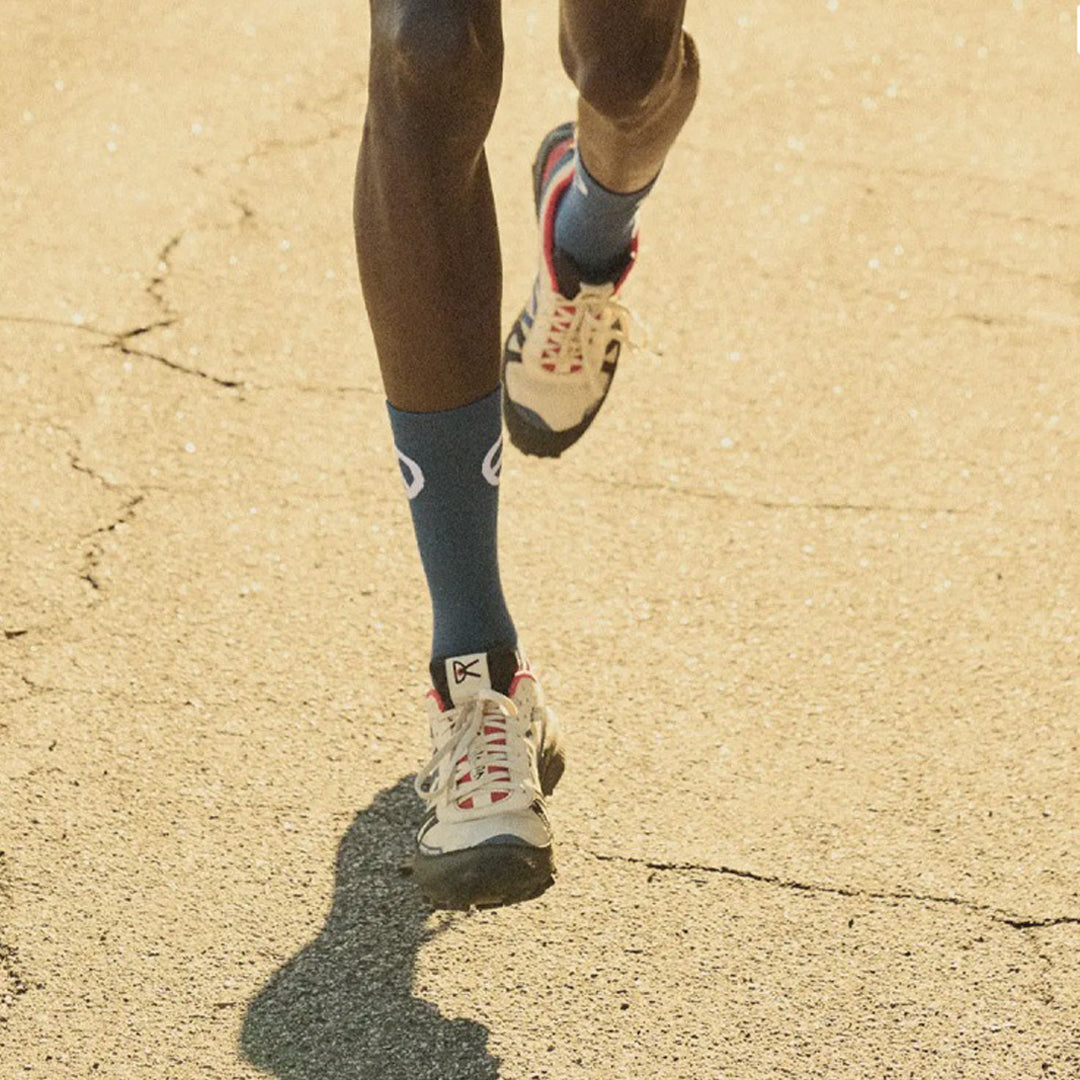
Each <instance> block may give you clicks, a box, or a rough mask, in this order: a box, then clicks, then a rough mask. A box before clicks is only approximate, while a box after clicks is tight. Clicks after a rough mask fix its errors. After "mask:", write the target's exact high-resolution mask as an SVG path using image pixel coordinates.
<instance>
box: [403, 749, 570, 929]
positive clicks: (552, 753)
mask: <svg viewBox="0 0 1080 1080" xmlns="http://www.w3.org/2000/svg"><path fill="white" fill-rule="evenodd" d="M565 768H566V757H565V754H564V753H563V751H562V749H561V747H560V746H559V743H558V738H557V736H555V737H553V739H552V741H551V745H550V748H549V749H548V752H547V754H545V756H544V763H543V768H542V771H541V776H540V787H541V790H542V791H543V793H544V795H545V796H548V795H550V794H551V793H552V792H553V791H554V790H555V785H556V784H558V782H559V781H560V780H561V779H562V775H563V772H564V770H565ZM555 874H556V870H555V853H554V851H553V849H552V847H551V845H548V846H547V847H543V848H539V847H533V846H531V845H529V844H488V845H487V846H483V847H474V848H466V849H465V850H464V851H451V852H447V853H446V854H445V855H423V854H421V853H420V852H419V851H418V852H417V853H416V854H415V855H414V857H413V863H412V875H413V877H414V878H415V880H416V884H417V885H418V886H419V888H420V891H421V892H422V893H423V894H424V896H425V897H426V898H427V900H428V902H429V903H430V904H431V905H432V907H435V908H439V909H442V910H448V911H467V910H468V909H469V908H474V907H476V908H491V907H505V906H506V905H507V904H519V903H522V902H523V901H525V900H534V899H535V898H536V897H538V896H540V895H542V894H543V893H545V892H547V890H548V889H550V888H551V886H552V885H554V884H555Z"/></svg>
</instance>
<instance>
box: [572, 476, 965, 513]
mask: <svg viewBox="0 0 1080 1080" xmlns="http://www.w3.org/2000/svg"><path fill="white" fill-rule="evenodd" d="M581 475H582V476H583V478H584V479H586V480H591V481H592V482H593V483H595V484H601V485H603V486H604V487H610V488H616V489H620V488H625V489H629V490H631V491H651V492H657V491H658V492H662V493H664V494H668V495H685V496H686V497H687V498H691V499H707V500H709V501H710V502H726V503H731V504H732V505H733V506H738V505H741V506H759V507H761V508H762V509H763V510H836V511H840V512H854V513H862V514H874V513H879V514H956V515H960V514H978V513H979V512H980V511H979V510H978V509H977V508H975V507H963V506H899V505H895V504H890V503H859V502H794V501H789V502H781V501H779V500H773V499H755V498H750V497H746V496H743V495H735V494H733V493H731V492H728V491H706V490H703V489H701V488H692V487H680V486H678V485H676V484H665V483H663V482H661V481H649V480H617V479H612V478H610V477H606V476H597V475H596V474H595V473H589V472H586V473H582V474H581Z"/></svg>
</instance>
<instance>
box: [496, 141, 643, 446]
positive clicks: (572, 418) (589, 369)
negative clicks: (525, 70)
mask: <svg viewBox="0 0 1080 1080" xmlns="http://www.w3.org/2000/svg"><path fill="white" fill-rule="evenodd" d="M573 175H574V126H573V124H569V123H567V124H562V125H561V126H559V127H557V128H555V129H554V130H553V131H551V132H549V133H548V135H547V136H546V137H545V139H544V141H543V142H542V143H541V144H540V150H539V151H538V153H537V155H536V160H535V161H534V163H533V194H534V198H535V202H536V214H537V220H538V223H539V231H540V271H539V273H538V274H537V277H536V281H535V282H534V284H533V290H532V295H531V296H530V298H529V302H528V303H527V304H526V305H525V307H524V309H523V310H522V311H521V314H520V315H518V317H517V321H516V322H515V323H514V325H513V327H512V329H511V330H510V334H509V336H508V337H507V339H506V344H505V346H504V348H503V360H502V378H503V415H504V417H505V419H506V427H507V431H508V432H509V434H510V441H511V442H512V443H513V444H514V445H515V446H516V447H517V448H518V449H519V450H521V451H523V452H524V453H526V454H535V455H537V456H539V457H558V456H559V455H560V454H561V453H562V452H563V451H564V450H565V449H566V448H567V447H569V446H571V445H572V444H573V443H575V442H577V440H578V439H580V438H581V436H582V435H583V434H584V432H585V429H586V428H587V427H588V426H589V425H590V424H591V423H592V422H593V418H594V417H595V416H596V414H597V413H598V412H599V411H600V406H601V405H602V404H603V403H604V399H605V398H606V397H607V394H608V390H609V389H610V388H611V380H612V379H613V378H614V376H615V369H616V367H617V366H618V363H619V354H620V352H621V351H622V349H623V347H624V346H625V345H626V344H627V343H628V341H629V335H630V329H631V327H632V326H633V325H634V320H633V317H632V316H631V315H630V313H629V312H628V311H627V309H626V308H625V307H623V305H622V304H621V303H619V301H618V300H617V299H616V294H617V293H618V291H619V288H620V287H621V286H622V283H623V282H624V281H625V280H626V276H627V274H629V272H630V269H631V267H632V266H633V264H634V258H635V256H636V254H637V235H636V233H635V236H634V240H633V242H632V244H631V247H630V250H629V251H628V252H627V255H626V258H625V260H624V261H623V262H622V263H621V264H620V266H618V267H616V268H615V269H614V271H613V278H614V280H612V281H609V282H604V283H602V284H589V283H586V282H583V281H582V280H581V274H580V271H579V270H578V268H577V267H576V266H575V265H574V262H573V260H572V259H571V258H570V257H569V256H568V255H567V254H566V253H565V252H563V251H560V250H559V249H557V248H555V247H554V242H553V238H554V233H555V211H556V209H557V208H558V204H559V199H560V198H561V197H562V195H563V193H564V192H565V191H566V189H567V188H568V187H569V186H570V183H571V182H572V180H573Z"/></svg>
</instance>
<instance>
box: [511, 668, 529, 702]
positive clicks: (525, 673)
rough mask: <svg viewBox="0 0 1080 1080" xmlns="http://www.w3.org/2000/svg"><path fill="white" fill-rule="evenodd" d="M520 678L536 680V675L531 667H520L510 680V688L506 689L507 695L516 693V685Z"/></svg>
mask: <svg viewBox="0 0 1080 1080" xmlns="http://www.w3.org/2000/svg"><path fill="white" fill-rule="evenodd" d="M522 679H532V681H533V682H536V676H535V675H534V674H533V673H532V669H531V668H521V669H520V670H519V671H518V673H517V674H516V675H515V676H514V677H513V679H511V680H510V688H509V690H507V691H506V693H507V696H508V697H513V696H514V695H515V694H516V693H517V688H518V685H519V684H520V682H521V680H522Z"/></svg>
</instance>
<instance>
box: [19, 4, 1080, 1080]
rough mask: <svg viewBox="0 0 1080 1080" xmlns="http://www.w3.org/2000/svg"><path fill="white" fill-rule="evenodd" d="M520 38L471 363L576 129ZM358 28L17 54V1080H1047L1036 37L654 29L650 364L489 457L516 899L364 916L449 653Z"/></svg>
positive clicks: (312, 16) (1066, 572)
mask: <svg viewBox="0 0 1080 1080" xmlns="http://www.w3.org/2000/svg"><path fill="white" fill-rule="evenodd" d="M555 14H556V5H555V4H554V3H549V2H544V3H541V2H539V0H537V2H525V0H507V2H506V4H505V13H504V17H505V25H506V37H507V55H508V64H507V70H506V79H505V87H504V99H503V104H502V106H501V108H500V112H499V115H498V117H497V119H496V123H495V127H494V130H493V132H492V135H491V138H490V142H489V148H490V155H491V167H492V173H493V177H494V183H495V189H496V193H497V199H498V207H499V212H500V218H501V221H502V226H503V242H504V252H505V265H506V297H505V309H504V314H505V317H506V321H507V323H508V322H509V321H510V318H511V317H512V315H513V313H514V311H515V310H516V308H517V307H518V305H519V304H520V302H521V300H522V298H523V296H524V295H525V292H526V291H527V289H528V287H529V283H530V280H531V277H532V274H533V272H534V266H533V260H534V240H533V233H532V228H533V226H532V220H531V210H530V191H529V180H528V165H529V161H530V157H531V154H532V152H533V148H534V146H535V144H536V142H537V140H538V139H539V137H540V136H541V134H542V133H543V132H544V131H545V130H546V129H547V127H548V126H550V125H551V124H553V123H554V122H556V121H559V120H562V119H564V118H566V117H567V116H569V115H570V112H571V109H572V102H573V97H572V93H571V91H570V88H569V85H568V83H567V82H566V80H565V79H564V78H563V76H562V74H561V72H560V70H559V68H558V60H557V50H556V48H555ZM366 18H367V15H366V12H365V11H364V10H363V7H362V5H360V4H358V3H357V4H342V5H332V6H329V7H319V6H315V7H312V5H309V4H302V3H300V2H299V0H275V2H273V3H271V2H269V0H219V2H217V3H208V2H206V0H191V2H189V3H185V4H181V5H173V4H166V3H164V2H162V0H140V2H139V3H136V4H134V5H101V4H98V3H92V2H90V0H72V2H70V3H66V4H63V5H59V4H46V3H44V2H43V0H36V2H27V3H24V4H20V5H14V6H12V9H11V10H10V11H5V16H4V30H3V38H2V45H0V130H2V139H0V235H2V237H3V243H2V244H0V402H2V406H0V506H2V509H3V513H2V516H0V538H2V542H0V560H2V562H0V629H2V631H3V639H2V640H0V777H2V788H0V838H2V839H0V848H2V850H3V855H2V859H0V1077H2V1078H3V1080H9V1078H15V1077H34V1076H41V1077H50V1078H52V1077H55V1078H68V1077H86V1076H93V1077H114V1078H117V1080H138V1078H142V1077H147V1078H149V1077H154V1078H155V1080H161V1078H180V1080H186V1078H189V1077H190V1078H196V1077H200V1078H207V1077H208V1078H222V1080H225V1078H228V1080H245V1078H250V1077H256V1076H262V1075H269V1076H274V1077H278V1078H280V1080H368V1078H381V1080H406V1078H408V1080H414V1078H432V1080H494V1078H502V1080H581V1078H586V1077H588V1078H590V1080H609V1078H610V1080H621V1078H628V1080H629V1078H633V1080H651V1078H661V1077H662V1078H664V1080H683V1078H685V1080H702V1078H709V1080H713V1078H724V1080H780V1078H786V1077H793V1078H800V1080H801V1078H815V1080H817V1078H822V1077H827V1078H830V1080H849V1078H850V1080H856V1078H858V1080H869V1078H874V1080H877V1078H915V1080H936V1078H948V1080H955V1078H971V1080H987V1078H991V1077H1000V1078H1008V1080H1016V1078H1021V1077H1022V1078H1027V1077H1038V1078H1046V1077H1053V1078H1058V1080H1067V1078H1072V1080H1075V1078H1076V1077H1077V1076H1080V1021H1078V1019H1077V1018H1078V1016H1080V884H1078V874H1077V865H1078V859H1077V856H1078V854H1080V841H1078V830H1077V821H1078V815H1080V779H1078V777H1080V768H1078V760H1077V758H1078V743H1080V688H1078V682H1077V673H1078V670H1080V644H1078V640H1077V631H1078V621H1080V620H1078V607H1080V599H1078V597H1080V553H1078V552H1080V543H1078V541H1080V536H1078V523H1080V511H1078V507H1080V408H1078V406H1080V389H1078V383H1080V380H1078V377H1077V376H1078V358H1080V188H1078V187H1077V182H1076V177H1077V176H1078V175H1080V142H1078V140H1077V138H1076V131H1077V118H1078V117H1080V56H1078V55H1077V49H1076V12H1075V10H1074V9H1073V8H1072V6H1070V5H1064V4H1050V3H1045V2H1035V0H1026V2H1025V0H1014V2H1001V3H994V4H989V5H988V4H985V3H976V2H974V0H957V2H955V3H952V4H949V5H940V4H936V3H932V2H930V0H913V2H911V3H906V4H903V5H898V4H886V3H885V2H883V0H867V2H866V3H861V4H854V3H849V2H847V0H839V2H837V0H830V2H828V3H825V2H819V3H814V4H806V3H801V2H799V3H797V2H795V0H778V2H776V3H764V2H763V0H746V2H745V3H742V4H739V5H735V4H726V3H724V4H712V3H709V4H706V3H704V2H703V0H699V2H697V3H694V2H691V4H690V11H689V13H688V24H689V26H690V28H691V29H692V30H693V32H694V33H695V36H696V37H697V39H698V42H699V44H700V49H701V53H702V64H703V71H704V85H703V91H702V97H701V100H700V103H699V106H698V109H697V111H696V112H695V114H694V116H693V118H692V120H691V122H690V124H689V125H688V127H687V129H686V131H685V133H684V136H683V138H682V140H681V142H680V143H679V145H678V147H677V148H676V150H675V152H674V153H673V154H672V156H671V158H670V161H669V163H668V166H667V167H666V169H665V172H664V175H663V177H662V180H661V182H660V183H659V184H658V186H657V189H656V191H655V193H654V195H653V197H652V198H651V199H650V202H649V205H648V207H647V209H646V211H645V215H644V220H643V233H642V257H641V265H640V268H639V269H638V270H636V271H635V275H634V278H633V280H632V282H631V284H630V286H628V290H629V291H628V299H629V300H630V301H631V302H632V303H633V304H634V305H635V306H636V307H637V308H638V310H639V311H640V312H641V314H642V316H643V317H644V319H645V321H646V322H647V323H648V324H649V325H650V328H651V338H650V340H651V343H652V348H651V350H650V351H647V352H642V353H639V354H638V355H637V356H636V357H635V358H633V359H632V360H630V361H628V362H627V363H626V364H625V365H624V366H623V368H622V369H621V371H620V375H619V377H618V380H617V383H616V386H615V388H614V391H613V393H612V396H611V398H610V400H609V402H608V404H607V405H606V406H605V408H604V411H603V412H602V414H601V416H600V418H599V419H598V421H597V423H596V424H595V425H594V429H593V430H592V431H590V433H589V437H588V439H587V441H586V442H584V443H583V444H581V446H580V447H578V448H575V450H574V452H573V453H571V454H569V455H568V456H567V457H566V458H565V460H561V461H559V462H545V461H536V460H532V459H525V458H522V457H521V456H520V455H517V454H516V453H510V452H508V453H507V456H506V460H505V465H504V472H503V495H502V498H503V517H502V526H501V538H502V550H503V565H504V572H505V576H506V584H507V591H508V594H509V598H510V601H511V605H512V608H513V611H514V613H515V618H516V620H517V622H518V625H519V629H520V630H521V632H522V634H523V639H524V641H525V643H526V645H527V647H528V649H529V652H530V655H531V656H532V658H533V660H534V662H535V663H536V665H537V666H538V668H539V669H540V672H541V675H542V677H543V679H544V683H545V687H546V690H547V693H548V697H549V699H550V700H551V701H552V702H553V704H554V705H555V707H556V708H557V709H558V711H559V713H560V716H561V718H562V720H563V722H564V724H565V726H566V728H567V729H568V734H569V736H570V739H571V745H570V754H571V756H570V766H569V769H568V772H567V775H566V778H565V779H564V781H563V784H562V786H561V787H560V790H559V792H558V793H557V795H556V797H555V798H554V799H553V800H552V804H551V812H552V817H553V821H554V825H555V827H556V830H557V834H558V837H559V844H560V846H559V858H560V865H561V873H560V878H559V882H558V884H557V886H556V887H555V888H554V889H552V890H551V891H550V892H549V893H547V894H546V895H545V896H544V897H543V898H541V899H539V900H537V901H535V902H532V903H529V904H525V905H521V906H519V907H516V908H510V909H505V910H501V911H487V912H479V913H432V912H430V911H429V910H428V909H427V908H426V907H425V905H424V904H423V903H422V902H421V901H420V900H419V898H418V897H417V895H416V893H415V891H414V887H413V885H412V884H411V882H410V881H409V879H408V878H407V877H404V876H402V874H401V873H400V871H399V867H400V864H401V861H402V859H403V857H404V856H405V854H406V853H407V851H408V848H409V841H410V834H411V829H412V827H413V824H414V822H415V820H416V817H417V811H418V807H417V805H416V800H415V799H414V797H413V796H412V794H411V790H410V784H411V776H412V774H413V773H414V772H415V770H416V768H417V766H418V765H419V764H421V763H422V761H423V760H424V759H425V757H426V753H427V748H426V745H425V738H426V732H425V723H424V720H423V713H422V710H421V707H420V698H421V695H422V694H423V691H424V689H425V684H424V678H425V660H426V647H427V643H428V634H429V612H428V607H427V600H426V595H425V593H424V590H423V586H422V578H421V574H420V569H419V564H418V560H417V558H416V555H415V552H414V549H413V546H412V539H411V532H410V527H409V520H408V510H407V507H406V504H405V500H404V498H403V497H402V492H401V489H400V482H399V479H398V476H397V471H396V469H395V467H394V464H393V458H392V452H391V444H390V439H389V432H388V427H387V423H386V416H385V411H384V404H383V399H382V396H381V392H380V385H379V379H378V372H377V366H376V363H375V358H374V354H373V349H372V344H371V338H370V334H369V331H368V327H367V325H366V322H365V318H364V313H363V307H362V304H361V300H360V295H359V289H358V286H357V284H356V277H355V266H354V257H353V252H352V236H351V228H350V202H351V176H352V167H353V161H354V157H355V153H356V146H357V143H358V140H359V132H360V127H361V124H362V116H363V109H364V98H365V72H366V60H365V56H366V38H367V24H366Z"/></svg>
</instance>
